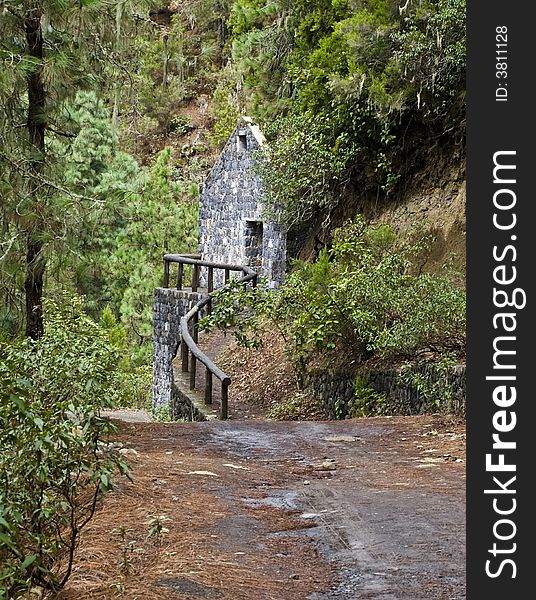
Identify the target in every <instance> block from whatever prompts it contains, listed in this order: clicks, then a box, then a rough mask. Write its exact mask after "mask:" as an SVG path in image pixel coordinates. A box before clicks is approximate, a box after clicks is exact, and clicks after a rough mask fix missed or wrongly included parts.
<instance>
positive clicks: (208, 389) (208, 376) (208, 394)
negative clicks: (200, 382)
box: [205, 369, 212, 404]
mask: <svg viewBox="0 0 536 600" xmlns="http://www.w3.org/2000/svg"><path fill="white" fill-rule="evenodd" d="M205 404H212V372H211V371H210V369H206V370H205Z"/></svg>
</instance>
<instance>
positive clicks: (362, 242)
mask: <svg viewBox="0 0 536 600" xmlns="http://www.w3.org/2000/svg"><path fill="white" fill-rule="evenodd" d="M423 246H424V243H423V242H417V243H412V244H407V243H403V242H401V241H400V240H399V239H398V238H397V236H396V234H395V233H394V231H393V230H392V229H391V228H390V227H389V226H387V225H368V224H367V223H366V222H365V220H364V219H363V217H361V216H358V217H356V218H355V219H354V220H353V221H351V222H348V223H346V224H345V225H344V226H343V227H341V228H340V229H338V230H336V231H335V234H334V241H333V248H332V249H331V251H329V252H328V250H326V249H324V250H323V251H322V252H321V253H320V256H319V258H318V260H317V261H316V262H314V263H299V262H297V263H296V264H295V267H294V270H293V271H292V272H291V273H290V274H289V275H288V276H287V279H286V281H285V282H284V284H283V285H282V286H281V288H280V289H279V290H277V291H270V290H266V289H264V290H263V289H262V288H261V287H260V288H258V289H255V290H249V291H241V290H239V289H235V290H234V293H227V292H222V293H220V294H219V295H218V297H217V300H218V304H217V308H216V309H215V311H214V312H213V314H212V315H211V317H209V318H206V319H205V320H204V321H203V323H202V324H203V326H204V327H208V328H210V326H212V325H217V326H218V327H220V328H222V329H225V328H227V327H233V328H234V329H235V331H236V334H235V335H236V337H237V341H238V343H241V344H242V345H249V346H259V342H260V339H259V338H260V337H261V334H262V328H261V327H260V323H261V322H262V319H263V318H264V319H266V320H268V321H269V322H270V323H271V324H273V326H275V327H276V328H277V329H278V330H279V332H280V333H281V334H282V336H283V339H284V340H285V343H286V348H287V353H288V355H289V358H290V359H291V361H292V363H293V365H294V368H295V370H296V375H297V376H298V380H299V381H301V380H302V378H303V373H304V371H305V369H306V366H307V362H308V361H309V360H311V359H312V358H313V357H315V356H319V355H320V356H321V358H322V359H323V360H325V361H326V362H329V363H332V361H333V359H334V358H335V357H336V356H341V355H342V356H343V357H345V359H348V360H352V361H353V362H354V364H359V363H360V362H363V361H366V360H367V359H369V358H372V357H377V358H382V359H393V358H397V359H398V358H402V357H410V356H413V355H414V354H415V353H417V352H419V351H422V350H430V351H433V352H436V353H439V352H458V353H460V354H461V353H463V352H464V344H465V324H466V322H465V291H464V290H463V289H460V288H457V287H455V286H454V285H453V284H452V283H451V282H450V280H449V279H448V278H446V277H439V276H435V275H431V274H428V273H419V272H415V266H414V259H416V257H422V252H423ZM246 309H247V310H246ZM240 310H242V316H241V315H240ZM255 315H257V317H255ZM259 317H261V318H260V319H259Z"/></svg>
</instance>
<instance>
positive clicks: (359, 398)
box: [348, 372, 392, 418]
mask: <svg viewBox="0 0 536 600" xmlns="http://www.w3.org/2000/svg"><path fill="white" fill-rule="evenodd" d="M391 408H392V407H390V406H389V404H388V402H387V399H386V397H385V396H384V395H383V394H380V393H379V392H377V391H376V390H375V389H374V388H372V387H370V385H369V377H368V375H367V373H366V372H361V373H359V374H358V375H357V376H356V378H355V384H354V398H353V400H352V401H351V402H350V403H349V405H348V416H349V417H350V418H355V417H373V416H379V415H385V414H390V412H391V410H390V409H391Z"/></svg>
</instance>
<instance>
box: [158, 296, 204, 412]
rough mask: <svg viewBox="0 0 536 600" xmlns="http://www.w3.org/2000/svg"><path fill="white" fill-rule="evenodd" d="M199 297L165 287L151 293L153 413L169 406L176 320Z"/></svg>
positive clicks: (177, 334) (177, 338)
mask: <svg viewBox="0 0 536 600" xmlns="http://www.w3.org/2000/svg"><path fill="white" fill-rule="evenodd" d="M201 298H202V296H201V294H198V293H192V292H186V291H183V290H174V289H166V288H156V289H155V291H154V337H153V386H152V399H153V412H157V411H158V410H159V409H161V408H163V407H167V406H171V403H172V384H173V378H172V371H173V369H172V361H173V359H174V358H175V356H176V355H177V351H178V347H179V343H180V319H181V317H182V316H184V315H185V314H186V313H187V312H188V311H189V310H190V309H191V308H192V307H193V306H194V304H196V303H197V302H199V300H201Z"/></svg>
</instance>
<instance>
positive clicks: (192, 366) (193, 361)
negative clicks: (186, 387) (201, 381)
mask: <svg viewBox="0 0 536 600" xmlns="http://www.w3.org/2000/svg"><path fill="white" fill-rule="evenodd" d="M196 369H197V359H196V358H195V356H194V354H193V352H192V356H190V389H191V390H195V375H196Z"/></svg>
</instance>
